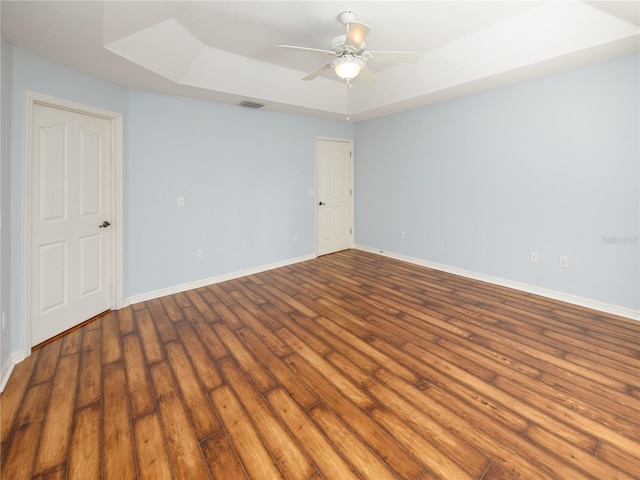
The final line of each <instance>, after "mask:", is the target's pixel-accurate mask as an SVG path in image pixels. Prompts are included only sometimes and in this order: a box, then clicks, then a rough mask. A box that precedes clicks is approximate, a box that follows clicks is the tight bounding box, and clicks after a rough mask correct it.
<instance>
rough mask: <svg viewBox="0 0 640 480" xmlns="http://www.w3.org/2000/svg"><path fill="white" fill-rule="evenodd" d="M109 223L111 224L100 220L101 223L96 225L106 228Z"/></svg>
mask: <svg viewBox="0 0 640 480" xmlns="http://www.w3.org/2000/svg"><path fill="white" fill-rule="evenodd" d="M109 225H111V224H110V223H109V222H107V221H106V220H105V221H104V222H102V225H98V227H100V228H107V227H108V226H109Z"/></svg>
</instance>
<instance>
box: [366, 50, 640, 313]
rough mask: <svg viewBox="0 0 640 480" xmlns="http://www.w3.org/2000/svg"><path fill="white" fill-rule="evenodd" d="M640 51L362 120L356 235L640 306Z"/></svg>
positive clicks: (382, 245) (438, 259) (394, 248)
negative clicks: (562, 261)
mask: <svg viewBox="0 0 640 480" xmlns="http://www.w3.org/2000/svg"><path fill="white" fill-rule="evenodd" d="M638 59H639V57H638V56H630V57H624V58H619V59H615V60H611V61H608V62H605V63H601V64H596V65H592V66H587V67H583V68H580V69H576V70H572V71H569V72H565V73H561V74H556V75H553V76H548V77H544V78H540V79H537V80H533V81H528V82H524V83H520V84H517V85H513V86H509V87H506V88H501V89H497V90H493V91H489V92H485V93H480V94H476V95H472V96H468V97H464V98H459V99H456V100H452V101H448V102H444V103H441V104H437V105H433V106H430V107H426V108H422V109H418V110H414V111H410V112H405V113H400V114H397V115H393V116H389V117H385V118H381V119H377V120H373V121H369V122H364V123H360V124H358V125H357V126H356V156H355V158H356V160H355V182H356V185H355V186H356V195H355V199H356V211H355V219H356V243H358V244H360V245H365V246H370V247H374V248H378V249H382V250H386V251H389V252H394V253H398V254H403V255H407V256H410V257H414V258H418V259H422V260H427V261H430V262H435V263H439V264H444V265H447V266H450V267H457V268H461V269H465V270H469V271H474V272H478V273H481V274H485V275H491V276H495V277H499V278H502V279H507V280H511V281H517V282H522V283H526V284H529V285H533V286H537V287H542V288H547V289H552V290H555V291H558V292H563V293H567V294H572V295H578V296H582V297H585V298H588V299H592V300H597V301H601V302H606V303H610V304H613V305H617V306H622V307H626V308H632V309H636V310H637V309H638V308H639V307H640V300H639V292H640V283H639V269H638V265H639V244H638V235H639V234H640V232H639V221H640V207H639V205H640V192H639V185H640V181H639V180H640V174H639V163H640V152H639V145H640V138H639V135H640V122H639V118H638V117H639V112H640V108H639V106H640V103H639V85H640V78H639V60H638ZM401 231H405V234H406V239H405V240H401V238H400V232H401ZM531 250H537V251H538V252H539V263H538V264H532V263H530V261H529V252H530V251H531ZM560 255H566V256H568V257H569V268H567V269H561V268H559V256H560Z"/></svg>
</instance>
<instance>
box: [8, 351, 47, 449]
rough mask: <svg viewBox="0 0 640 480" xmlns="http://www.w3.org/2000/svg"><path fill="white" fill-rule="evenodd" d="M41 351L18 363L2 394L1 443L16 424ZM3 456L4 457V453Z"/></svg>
mask: <svg viewBox="0 0 640 480" xmlns="http://www.w3.org/2000/svg"><path fill="white" fill-rule="evenodd" d="M40 351H41V350H36V351H35V352H33V354H32V355H31V356H30V357H29V358H27V359H26V360H25V361H23V362H22V363H19V364H18V365H16V367H15V368H14V371H13V375H11V377H10V378H9V380H8V382H7V385H6V387H5V391H4V392H3V393H2V394H1V395H0V443H2V444H4V443H5V442H6V441H7V438H8V436H9V434H10V433H11V429H12V427H13V425H14V424H15V421H16V419H17V416H18V411H19V410H20V406H21V404H22V402H23V399H24V397H25V394H26V392H27V388H28V387H29V380H30V379H31V375H33V370H34V368H35V366H36V362H37V360H38V355H39V354H40ZM2 457H3V458H4V455H3V456H2Z"/></svg>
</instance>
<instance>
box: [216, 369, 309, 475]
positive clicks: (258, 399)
mask: <svg viewBox="0 0 640 480" xmlns="http://www.w3.org/2000/svg"><path fill="white" fill-rule="evenodd" d="M219 365H220V369H221V370H222V374H223V375H224V377H225V379H226V380H227V385H230V386H231V389H232V390H233V391H234V393H235V395H236V397H237V398H238V400H239V401H240V403H241V404H242V406H243V407H244V409H245V410H246V412H247V414H248V416H249V417H250V418H251V420H252V422H253V425H254V426H255V428H256V430H257V432H258V434H259V435H260V437H261V438H262V439H263V441H264V443H265V446H266V447H267V449H268V450H269V452H271V455H272V456H273V458H274V459H275V460H276V462H277V464H278V465H279V467H280V469H281V470H282V472H283V474H284V475H285V477H286V478H291V479H294V478H295V479H301V480H302V479H305V480H306V479H307V478H309V477H311V476H312V475H313V474H314V473H315V472H316V469H315V467H314V466H313V465H312V464H311V463H310V462H309V460H308V459H307V457H306V456H305V455H304V453H303V452H302V450H301V449H300V448H299V447H298V445H297V444H296V443H295V441H293V439H292V438H291V437H290V436H289V434H288V433H287V431H286V430H285V429H284V427H283V426H282V425H281V424H280V423H279V422H278V420H277V419H276V417H275V416H274V414H273V412H272V411H271V410H270V409H269V407H268V406H267V404H266V403H265V402H264V400H263V399H262V396H261V395H260V392H258V391H257V390H256V389H255V388H254V387H253V385H252V384H251V382H250V381H249V378H248V377H247V376H246V375H245V373H244V372H242V371H241V370H240V368H239V367H238V366H236V364H235V362H233V361H232V360H231V359H230V358H223V359H222V360H220V362H219Z"/></svg>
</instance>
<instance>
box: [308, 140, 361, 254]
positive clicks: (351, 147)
mask: <svg viewBox="0 0 640 480" xmlns="http://www.w3.org/2000/svg"><path fill="white" fill-rule="evenodd" d="M319 140H324V141H327V142H342V143H348V144H349V148H350V149H351V185H350V188H351V226H350V227H349V228H350V229H351V242H350V243H349V248H354V245H355V243H354V241H353V239H354V238H356V228H355V221H354V220H355V219H354V212H355V200H354V199H355V192H354V191H353V190H354V189H353V186H354V172H355V165H354V162H355V158H356V154H355V152H354V149H353V139H352V138H338V137H323V136H316V140H315V166H314V168H315V171H314V177H315V180H316V186H315V190H314V192H315V199H314V203H313V211H314V213H315V222H314V228H315V239H316V242H315V247H316V257H317V256H318V141H319Z"/></svg>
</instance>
